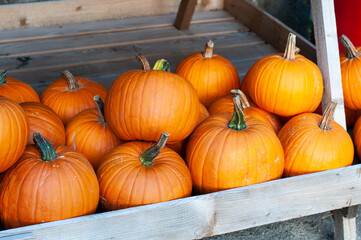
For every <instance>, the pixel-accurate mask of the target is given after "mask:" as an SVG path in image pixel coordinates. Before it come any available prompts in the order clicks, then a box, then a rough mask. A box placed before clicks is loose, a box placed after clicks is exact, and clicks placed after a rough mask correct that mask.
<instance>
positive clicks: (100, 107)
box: [93, 95, 105, 123]
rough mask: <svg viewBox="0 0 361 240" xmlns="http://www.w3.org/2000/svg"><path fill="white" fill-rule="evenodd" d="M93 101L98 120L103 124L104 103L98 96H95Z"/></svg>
mask: <svg viewBox="0 0 361 240" xmlns="http://www.w3.org/2000/svg"><path fill="white" fill-rule="evenodd" d="M93 99H94V101H95V103H96V104H97V112H98V115H99V119H100V121H101V122H103V123H105V118H104V102H103V100H102V99H101V98H100V96H99V95H95V96H94V98H93Z"/></svg>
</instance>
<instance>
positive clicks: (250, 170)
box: [186, 96, 284, 193]
mask: <svg viewBox="0 0 361 240" xmlns="http://www.w3.org/2000/svg"><path fill="white" fill-rule="evenodd" d="M234 107H235V111H234V113H233V116H232V113H229V112H224V113H220V114H216V115H213V116H210V117H209V118H207V119H206V120H204V121H203V122H202V123H201V124H200V125H199V126H198V127H197V128H196V130H195V131H194V132H193V134H192V135H191V137H190V140H189V142H188V145H187V151H186V162H187V165H188V167H189V169H190V172H191V176H192V181H193V187H194V190H195V191H196V192H197V193H209V192H215V191H220V190H224V189H229V188H235V187H241V186H246V185H250V184H255V183H260V182H264V181H268V180H272V179H277V178H279V177H281V176H282V172H283V161H284V154H283V149H282V145H281V143H280V141H279V140H278V138H277V135H276V134H275V132H274V131H273V129H272V128H271V127H270V126H269V125H268V124H266V123H264V122H262V121H260V120H258V119H256V118H253V117H245V116H244V114H243V111H242V107H241V103H240V98H239V96H236V97H234Z"/></svg>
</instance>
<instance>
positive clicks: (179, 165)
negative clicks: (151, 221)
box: [97, 134, 192, 210]
mask: <svg viewBox="0 0 361 240" xmlns="http://www.w3.org/2000/svg"><path fill="white" fill-rule="evenodd" d="M168 136H169V135H168V134H162V135H161V137H160V139H159V140H158V142H157V143H156V144H155V145H153V143H151V142H141V141H133V142H127V143H124V144H122V145H120V146H119V147H117V148H115V149H113V150H112V151H111V152H110V153H109V154H107V155H106V157H105V158H104V159H103V160H102V162H101V163H100V165H99V168H98V171H97V175H98V179H99V185H100V204H101V206H102V207H103V208H104V209H106V210H116V209H121V208H127V207H134V206H139V205H145V204H151V203H157V202H162V201H168V200H172V199H177V198H182V197H188V196H190V195H191V192H192V180H191V176H190V174H189V170H188V168H187V166H186V164H185V162H184V161H183V159H182V158H181V157H180V156H179V155H178V154H177V153H176V152H174V151H173V150H171V149H170V148H168V147H164V146H165V144H166V141H167V138H168ZM163 147H164V148H163Z"/></svg>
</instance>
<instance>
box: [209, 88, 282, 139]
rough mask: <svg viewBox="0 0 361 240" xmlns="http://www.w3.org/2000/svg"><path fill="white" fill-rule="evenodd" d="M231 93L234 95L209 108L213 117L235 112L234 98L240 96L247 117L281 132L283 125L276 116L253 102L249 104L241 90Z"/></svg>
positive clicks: (219, 100)
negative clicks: (222, 113)
mask: <svg viewBox="0 0 361 240" xmlns="http://www.w3.org/2000/svg"><path fill="white" fill-rule="evenodd" d="M231 92H232V93H233V95H232V94H231V95H228V96H225V97H223V98H220V99H218V100H217V101H215V102H214V103H213V104H212V105H211V106H210V107H209V113H210V114H211V115H214V114H218V113H221V112H233V110H234V104H233V97H234V96H235V95H238V96H240V99H241V104H242V108H243V112H244V114H245V115H246V116H250V117H254V118H257V119H259V120H261V121H262V122H265V123H267V124H269V125H270V126H271V127H272V128H273V130H274V131H275V132H276V133H278V132H279V130H280V129H281V127H282V124H281V122H280V120H279V119H278V117H277V116H276V115H275V114H273V113H269V112H266V111H264V110H262V109H260V108H259V107H257V106H256V105H255V104H254V103H252V102H251V103H249V102H248V99H247V97H246V95H245V94H244V93H243V92H242V91H241V90H238V89H233V90H232V91H231Z"/></svg>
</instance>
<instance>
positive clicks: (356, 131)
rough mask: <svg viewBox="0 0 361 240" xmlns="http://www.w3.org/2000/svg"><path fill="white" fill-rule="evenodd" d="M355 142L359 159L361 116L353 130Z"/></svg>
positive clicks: (360, 157)
mask: <svg viewBox="0 0 361 240" xmlns="http://www.w3.org/2000/svg"><path fill="white" fill-rule="evenodd" d="M352 137H353V142H354V144H355V149H356V152H357V155H358V157H359V159H361V117H358V118H357V120H356V122H355V125H354V126H353V132H352Z"/></svg>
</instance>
